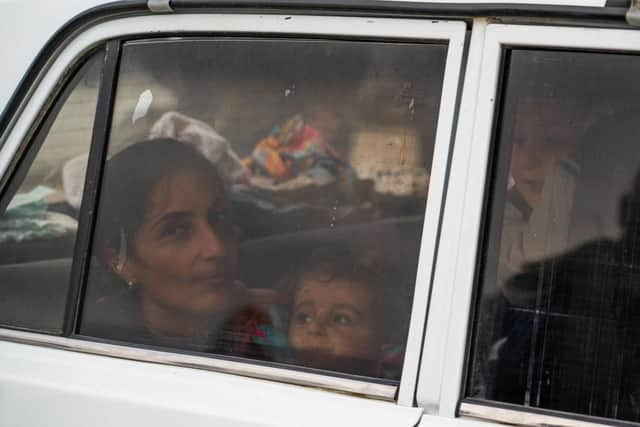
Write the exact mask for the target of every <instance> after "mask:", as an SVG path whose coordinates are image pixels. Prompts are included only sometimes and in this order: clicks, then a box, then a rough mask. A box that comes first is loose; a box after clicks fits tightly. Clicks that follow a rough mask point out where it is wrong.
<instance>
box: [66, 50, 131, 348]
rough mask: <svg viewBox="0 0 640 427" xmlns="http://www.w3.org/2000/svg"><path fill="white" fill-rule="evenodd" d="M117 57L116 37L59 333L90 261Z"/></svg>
mask: <svg viewBox="0 0 640 427" xmlns="http://www.w3.org/2000/svg"><path fill="white" fill-rule="evenodd" d="M119 61H120V41H108V42H107V43H106V45H105V54H104V65H103V67H102V73H101V78H100V87H99V90H98V102H97V105H96V113H95V119H94V123H93V136H92V138H91V148H90V150H89V159H88V162H87V171H86V177H85V184H84V190H83V194H82V204H81V206H80V216H79V219H78V234H77V236H76V245H75V249H74V254H73V263H72V266H71V279H70V284H69V293H68V294H67V305H66V310H65V319H64V325H63V335H64V336H70V335H71V334H72V333H74V332H75V330H76V329H77V326H78V320H79V317H80V316H79V313H80V309H81V307H82V298H81V297H82V288H83V284H84V282H85V279H86V276H87V272H88V267H89V263H90V261H91V243H92V234H93V228H94V225H95V221H96V212H97V202H98V197H99V195H100V194H99V193H100V191H99V190H100V181H101V175H102V169H103V166H104V159H105V157H106V149H107V141H108V139H109V131H110V127H111V115H112V112H113V102H114V98H115V88H116V78H117V71H118V64H119Z"/></svg>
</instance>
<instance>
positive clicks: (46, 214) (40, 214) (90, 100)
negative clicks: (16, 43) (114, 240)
mask: <svg viewBox="0 0 640 427" xmlns="http://www.w3.org/2000/svg"><path fill="white" fill-rule="evenodd" d="M102 57H103V54H102V52H99V53H96V54H95V55H94V56H93V57H91V58H90V59H89V60H88V62H87V63H86V64H84V65H83V66H82V67H81V68H80V70H79V71H78V72H77V74H76V75H75V76H74V77H73V79H72V80H71V81H70V82H69V83H68V86H67V87H66V88H65V89H64V91H63V92H62V94H61V96H60V98H59V99H58V100H57V101H56V103H55V104H54V106H53V108H52V110H51V111H50V113H49V115H48V117H47V118H46V119H45V121H44V124H43V126H42V127H41V128H40V130H39V131H38V132H37V133H36V135H35V137H34V138H33V140H32V141H31V147H30V148H29V149H27V151H26V153H25V156H24V158H23V159H22V163H21V164H20V165H19V166H18V169H17V172H16V174H15V175H14V176H13V178H12V180H11V182H10V184H9V186H8V187H7V192H6V193H5V198H4V199H3V200H2V201H0V212H2V214H1V215H0V324H3V325H8V326H19V327H24V328H32V329H39V330H46V331H51V332H59V331H60V330H61V328H62V320H63V317H64V308H65V304H66V298H67V289H68V286H69V276H70V273H71V258H72V257H73V248H74V245H75V238H76V231H77V227H78V210H79V208H80V203H81V201H82V190H83V187H84V172H85V169H86V159H85V160H84V161H83V160H82V155H83V153H86V152H87V151H88V150H89V145H90V143H91V134H92V129H93V120H94V115H95V111H96V102H97V97H98V86H99V85H98V83H99V79H100V69H101V64H102ZM71 174H77V176H78V179H77V180H76V181H74V182H71V181H69V179H68V178H69V176H70V175H71Z"/></svg>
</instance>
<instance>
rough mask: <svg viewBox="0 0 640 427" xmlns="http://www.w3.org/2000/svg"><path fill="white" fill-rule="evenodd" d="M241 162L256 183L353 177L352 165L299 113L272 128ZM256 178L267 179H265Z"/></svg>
mask: <svg viewBox="0 0 640 427" xmlns="http://www.w3.org/2000/svg"><path fill="white" fill-rule="evenodd" d="M242 163H243V164H244V166H245V167H246V168H247V170H249V171H250V172H251V174H252V176H253V177H256V178H258V179H255V180H253V181H252V182H254V184H258V185H260V184H261V183H263V184H267V185H268V184H269V183H271V184H274V185H279V184H283V183H285V182H287V181H291V180H295V179H298V181H300V184H301V185H302V184H304V185H307V184H316V185H324V184H327V183H329V182H333V181H351V180H352V179H353V178H354V177H355V174H354V172H353V170H352V169H351V167H350V166H349V165H348V164H347V163H346V162H344V161H343V160H342V159H340V157H339V155H338V153H337V152H336V151H335V150H334V149H333V147H331V145H329V143H327V142H326V141H325V140H324V138H323V137H322V135H321V134H320V132H319V131H318V130H317V129H316V128H314V127H312V126H310V125H308V124H306V123H305V122H304V120H303V118H302V116H301V115H299V114H298V115H295V116H293V117H291V118H290V119H288V120H287V121H286V122H285V123H284V124H283V125H282V126H276V127H274V128H273V130H272V131H271V133H270V134H269V135H268V136H267V137H266V138H264V139H262V140H260V141H259V142H258V144H257V145H256V146H255V148H254V149H253V152H252V153H251V155H249V156H247V157H245V158H244V159H243V160H242ZM259 177H263V178H267V179H268V180H267V181H266V182H265V180H261V179H260V178H259ZM262 186H264V185H262ZM287 187H291V185H289V186H287Z"/></svg>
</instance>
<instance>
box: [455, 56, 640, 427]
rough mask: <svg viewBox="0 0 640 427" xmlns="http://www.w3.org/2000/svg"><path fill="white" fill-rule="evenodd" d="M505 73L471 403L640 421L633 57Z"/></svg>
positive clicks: (520, 59)
mask: <svg viewBox="0 0 640 427" xmlns="http://www.w3.org/2000/svg"><path fill="white" fill-rule="evenodd" d="M504 67H505V76H506V77H505V81H504V92H503V95H502V103H501V107H500V111H499V114H500V115H499V119H498V120H499V121H498V128H497V131H496V150H495V151H496V155H497V159H496V162H495V168H494V170H493V190H492V201H491V203H490V211H489V217H488V220H487V228H488V234H487V238H486V241H485V245H484V250H483V253H482V265H481V273H480V282H481V283H480V292H479V293H480V298H479V301H478V306H477V314H476V323H475V325H476V326H475V335H474V345H473V348H472V356H473V357H472V361H471V366H470V370H471V373H470V376H469V383H468V385H467V392H466V394H467V397H468V398H473V399H482V400H492V401H498V402H504V403H511V404H517V405H523V406H527V407H535V408H545V409H553V410H558V411H564V412H572V413H577V414H586V415H592V416H598V417H608V418H614V419H621V420H634V421H637V420H639V419H640V405H639V403H640V400H638V397H639V396H640V375H639V373H640V371H639V369H638V368H639V366H638V360H639V358H638V349H639V347H638V342H639V341H638V339H639V338H640V335H639V333H640V323H639V322H638V319H639V315H640V312H639V311H638V307H640V304H639V303H640V299H639V298H640V293H639V292H638V291H639V289H640V288H639V287H638V279H639V278H640V276H639V275H638V272H639V271H640V258H638V254H639V252H638V248H639V247H640V246H639V245H640V234H639V230H640V228H638V225H639V224H640V222H639V221H638V219H639V218H640V210H639V207H640V175H639V173H640V155H639V153H640V151H639V150H638V123H640V122H638V119H637V118H638V111H639V108H638V107H639V106H640V105H639V104H638V96H639V95H640V89H639V88H638V86H637V85H636V84H634V82H633V79H632V78H633V77H632V76H634V75H637V73H638V72H639V71H640V58H638V56H635V55H627V54H614V53H598V52H577V51H551V50H549V51H545V50H528V49H511V50H508V53H507V55H506V57H505V63H504Z"/></svg>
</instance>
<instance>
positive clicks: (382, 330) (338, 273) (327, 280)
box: [288, 248, 406, 377]
mask: <svg viewBox="0 0 640 427" xmlns="http://www.w3.org/2000/svg"><path fill="white" fill-rule="evenodd" d="M384 264H385V263H383V262H381V260H380V259H376V258H375V257H373V258H372V257H369V259H367V257H366V256H363V254H359V256H358V255H357V254H355V253H354V251H351V250H348V249H346V248H332V249H325V250H320V251H315V252H313V253H312V254H311V256H310V257H309V258H308V260H307V261H306V262H303V263H302V265H301V268H300V269H299V270H298V271H299V272H298V273H297V274H294V275H293V276H292V277H290V280H291V282H290V286H291V287H292V289H294V291H293V303H292V309H291V316H290V322H289V331H288V339H289V345H290V347H291V350H292V352H293V355H294V358H295V361H296V362H297V363H300V364H302V365H304V366H307V367H313V368H318V369H328V370H339V371H341V372H349V373H353V374H358V375H368V376H377V377H379V376H385V377H386V376H395V375H396V374H397V373H399V369H396V368H399V367H400V366H401V362H402V352H403V350H404V346H401V345H398V344H399V343H392V341H393V339H392V336H395V337H399V336H403V335H404V334H405V333H406V331H405V330H403V329H402V328H401V327H400V326H399V325H398V323H399V322H398V321H397V319H398V318H399V317H400V316H398V313H399V311H398V310H397V308H398V303H397V302H398V298H394V297H393V294H394V292H393V290H392V288H391V287H390V286H389V285H390V284H392V283H393V284H396V285H398V286H399V285H400V284H399V283H395V281H391V280H392V279H393V278H392V277H391V276H392V275H391V274H389V273H390V269H389V268H387V267H385V265H384ZM395 279H396V280H397V277H396V278H395ZM397 291H398V290H396V293H397ZM393 344H396V345H393ZM390 371H394V372H390ZM395 371H397V372H395Z"/></svg>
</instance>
